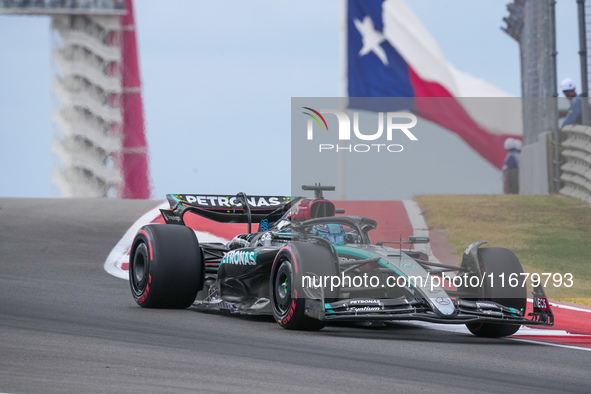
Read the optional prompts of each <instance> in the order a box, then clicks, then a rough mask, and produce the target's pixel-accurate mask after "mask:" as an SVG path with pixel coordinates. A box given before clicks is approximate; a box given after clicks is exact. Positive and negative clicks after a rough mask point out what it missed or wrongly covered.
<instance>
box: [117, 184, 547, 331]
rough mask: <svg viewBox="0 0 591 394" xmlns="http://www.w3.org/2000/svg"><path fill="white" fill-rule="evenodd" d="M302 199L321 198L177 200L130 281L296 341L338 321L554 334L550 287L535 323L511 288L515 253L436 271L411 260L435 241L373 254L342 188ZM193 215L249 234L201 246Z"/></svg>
mask: <svg viewBox="0 0 591 394" xmlns="http://www.w3.org/2000/svg"><path fill="white" fill-rule="evenodd" d="M303 188H304V190H312V191H314V192H315V198H314V199H307V198H303V197H296V198H294V197H288V196H246V195H245V194H244V193H239V194H238V195H236V196H234V197H229V196H223V195H186V194H183V195H177V194H169V195H167V199H168V201H169V203H170V206H171V209H167V210H161V213H162V216H163V218H164V221H165V223H166V224H149V225H146V226H143V227H142V228H141V229H140V230H139V232H138V233H137V235H136V237H135V239H134V241H133V244H132V248H131V252H130V264H129V281H130V286H131V292H132V294H133V297H134V299H135V301H136V302H137V304H138V305H140V306H141V307H146V308H188V307H191V306H193V307H194V308H196V309H198V310H202V311H216V312H226V313H233V314H247V315H273V317H274V319H275V320H276V321H277V323H278V324H279V325H281V326H282V327H284V328H286V329H296V330H319V329H322V328H323V327H324V326H325V325H326V324H327V323H328V322H331V321H370V322H374V321H395V320H421V321H428V322H435V323H448V324H465V325H466V326H467V327H468V329H469V330H470V331H471V332H472V333H473V334H475V335H477V336H482V337H502V336H507V335H512V334H514V333H515V332H516V331H517V330H518V329H519V327H520V326H521V325H529V326H535V325H541V326H551V325H553V322H554V317H553V314H552V311H551V309H550V305H549V303H548V300H547V299H546V295H545V293H544V289H543V287H542V285H541V283H538V284H537V286H535V287H534V290H533V294H532V295H533V300H534V306H533V312H532V313H529V317H530V318H529V319H528V318H527V317H526V316H525V310H526V296H527V290H526V286H525V283H524V281H520V280H514V281H512V284H513V285H512V286H509V285H508V282H506V281H507V279H508V278H510V277H513V278H515V277H517V278H520V275H521V274H522V273H523V269H522V267H521V264H520V262H519V260H518V259H517V257H516V256H515V254H513V252H511V251H509V250H507V249H502V248H482V247H481V246H482V245H483V244H485V243H486V242H476V243H473V244H471V245H469V246H468V247H467V248H466V250H465V252H464V254H463V257H462V261H461V264H460V265H459V266H451V265H445V264H441V263H436V262H433V261H429V259H428V256H427V254H426V253H424V252H423V251H420V250H417V249H413V247H414V245H419V244H423V243H427V242H429V239H428V237H416V236H415V237H412V236H411V237H408V239H407V240H404V241H403V240H402V239H400V240H399V241H381V242H377V243H375V244H374V243H372V242H371V240H370V235H371V231H372V230H373V229H375V228H376V226H377V222H376V221H375V220H374V219H370V218H366V217H360V216H346V215H343V213H344V212H342V210H338V209H336V207H335V204H334V203H333V202H331V201H328V200H326V199H324V197H323V194H322V193H323V191H324V190H334V187H330V186H320V185H316V186H304V187H303ZM187 213H192V214H196V215H199V216H202V217H204V218H207V219H210V220H213V221H215V222H219V223H245V224H248V227H247V228H248V232H247V233H245V234H239V235H237V236H236V237H235V238H234V239H233V240H232V241H231V242H229V243H228V244H221V243H199V241H198V240H197V237H196V235H195V232H194V231H193V230H192V229H191V228H189V227H186V226H185V225H184V216H185V215H186V214H187ZM253 224H258V231H257V232H254V233H253V232H252V231H251V229H252V225H253ZM220 225H223V224H220ZM388 245H389V246H388ZM403 245H407V246H408V248H403ZM446 279H447V282H446Z"/></svg>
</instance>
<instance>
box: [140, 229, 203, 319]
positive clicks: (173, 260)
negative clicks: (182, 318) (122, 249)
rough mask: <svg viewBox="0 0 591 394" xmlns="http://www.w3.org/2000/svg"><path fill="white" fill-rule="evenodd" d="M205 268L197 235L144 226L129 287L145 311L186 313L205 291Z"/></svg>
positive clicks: (191, 232) (185, 231)
mask: <svg viewBox="0 0 591 394" xmlns="http://www.w3.org/2000/svg"><path fill="white" fill-rule="evenodd" d="M203 276H204V264H203V257H202V253H201V248H200V247H199V242H198V241H197V237H196V236H195V232H194V231H193V230H191V229H190V228H188V227H185V226H179V225H166V224H149V225H146V226H143V227H142V228H141V229H140V230H139V232H138V233H137V235H136V236H135V239H134V241H133V244H132V248H131V252H130V255H129V284H130V287H131V294H132V295H133V298H134V300H135V302H136V303H137V304H138V305H139V306H141V307H143V308H167V309H184V308H188V307H189V306H191V304H193V301H195V298H196V296H197V292H198V291H199V290H201V288H202V287H203Z"/></svg>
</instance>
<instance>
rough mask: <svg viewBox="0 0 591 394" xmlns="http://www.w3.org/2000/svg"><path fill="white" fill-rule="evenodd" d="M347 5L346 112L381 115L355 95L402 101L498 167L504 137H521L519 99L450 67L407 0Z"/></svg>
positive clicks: (361, 1) (353, 1) (352, 0)
mask: <svg viewBox="0 0 591 394" xmlns="http://www.w3.org/2000/svg"><path fill="white" fill-rule="evenodd" d="M347 3H348V7H347V35H348V40H347V41H348V43H347V46H348V48H347V88H348V94H349V97H350V99H349V107H351V108H357V109H366V110H373V111H384V110H385V108H376V107H375V106H372V104H368V103H371V101H368V100H362V99H356V98H362V97H392V98H399V99H398V100H397V103H398V105H399V106H400V103H401V102H402V103H403V104H402V105H403V106H404V107H405V108H406V109H409V110H411V111H413V112H415V113H416V114H417V115H419V116H420V117H422V118H424V119H427V120H430V121H432V122H434V123H437V124H439V125H440V126H442V127H444V128H446V129H447V130H449V131H451V132H454V133H456V134H458V135H459V136H460V137H461V138H462V139H463V140H464V141H465V142H466V143H467V144H468V145H470V146H471V147H472V148H473V149H474V150H476V151H477V152H478V153H479V154H480V155H481V156H482V157H483V158H485V159H486V160H487V161H488V162H490V163H491V164H492V165H494V166H496V167H497V168H501V166H502V165H503V161H504V159H505V156H506V151H505V149H504V146H503V144H504V141H505V139H507V138H509V137H513V138H520V137H521V136H522V134H523V131H522V112H521V101H520V100H519V99H517V98H510V97H511V96H510V95H509V94H507V93H505V92H503V91H502V90H500V89H498V88H496V87H495V86H492V85H490V84H488V83H487V82H485V81H483V80H480V79H478V78H475V77H473V76H471V75H468V74H465V73H463V72H461V71H458V70H457V69H456V68H455V67H454V66H453V65H451V64H450V63H449V62H448V61H447V60H446V59H445V56H444V55H443V53H442V52H441V51H440V49H439V48H438V46H437V43H436V42H435V41H434V40H433V38H432V37H431V36H430V34H429V33H428V31H427V30H426V29H425V28H424V27H423V25H422V24H421V22H420V21H419V20H418V19H417V17H416V16H415V15H414V14H413V13H412V11H411V10H410V8H409V7H408V6H407V5H406V3H405V2H404V0H370V1H368V0H347ZM434 97H437V99H435V98H434ZM401 98H404V99H401ZM502 98H504V99H502ZM386 102H390V103H392V102H393V101H392V100H390V101H386ZM394 109H396V108H394Z"/></svg>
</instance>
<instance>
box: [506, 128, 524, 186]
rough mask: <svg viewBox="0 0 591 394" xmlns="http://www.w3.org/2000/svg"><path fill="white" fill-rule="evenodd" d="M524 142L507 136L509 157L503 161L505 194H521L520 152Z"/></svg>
mask: <svg viewBox="0 0 591 394" xmlns="http://www.w3.org/2000/svg"><path fill="white" fill-rule="evenodd" d="M522 146H523V144H522V142H521V141H520V140H517V139H514V138H507V139H506V140H505V150H506V151H507V157H506V158H505V162H504V163H503V168H502V170H503V191H504V193H505V194H519V154H520V153H521V148H522Z"/></svg>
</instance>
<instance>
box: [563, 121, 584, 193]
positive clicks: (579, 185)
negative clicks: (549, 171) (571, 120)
mask: <svg viewBox="0 0 591 394" xmlns="http://www.w3.org/2000/svg"><path fill="white" fill-rule="evenodd" d="M562 132H563V133H565V134H566V136H565V139H564V141H563V142H562V147H563V150H562V157H563V161H564V164H563V165H562V167H561V169H562V175H561V176H560V179H561V180H562V182H563V185H564V186H563V188H562V189H561V190H560V193H561V194H564V195H567V196H571V197H576V198H580V199H582V200H585V201H587V202H588V203H590V204H591V127H588V126H567V127H565V128H564V129H563V130H562Z"/></svg>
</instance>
